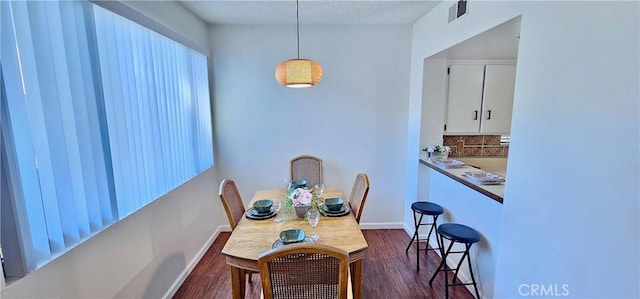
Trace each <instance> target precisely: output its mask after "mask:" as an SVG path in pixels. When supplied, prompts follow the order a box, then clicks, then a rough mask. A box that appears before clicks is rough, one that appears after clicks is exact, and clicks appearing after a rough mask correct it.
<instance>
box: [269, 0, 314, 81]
mask: <svg viewBox="0 0 640 299" xmlns="http://www.w3.org/2000/svg"><path fill="white" fill-rule="evenodd" d="M298 11H299V4H298V0H296V34H297V37H296V40H297V41H298V58H296V59H289V60H287V61H283V62H281V63H280V64H278V66H277V67H276V80H277V81H278V83H280V84H281V85H284V86H286V87H289V88H305V87H311V86H314V85H316V84H318V82H320V79H322V67H320V64H318V63H317V62H315V61H313V60H311V59H300V17H299V12H298Z"/></svg>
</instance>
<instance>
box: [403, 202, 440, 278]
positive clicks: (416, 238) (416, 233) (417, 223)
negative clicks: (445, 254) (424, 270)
mask: <svg viewBox="0 0 640 299" xmlns="http://www.w3.org/2000/svg"><path fill="white" fill-rule="evenodd" d="M416 214H417V213H416V212H415V211H414V212H413V223H414V225H415V229H414V233H413V236H412V237H411V241H410V242H409V244H407V248H406V249H405V250H404V251H405V253H408V252H409V248H411V244H413V242H414V241H415V242H416V263H417V264H416V268H417V271H418V272H419V271H420V250H424V252H425V255H428V254H429V250H436V249H438V250H439V249H440V247H442V246H441V245H440V239H439V238H438V237H439V234H438V229H437V228H436V225H437V221H438V215H427V216H432V219H433V221H432V222H429V223H422V218H423V217H424V216H425V214H422V213H419V214H420V218H419V219H417V218H416ZM422 225H430V226H431V227H430V228H429V233H428V234H427V238H426V239H420V234H419V230H420V226H422ZM434 231H435V236H436V242H437V243H438V248H431V249H429V245H430V244H429V240H430V239H431V234H432V233H433V232H434ZM421 240H422V241H424V240H426V241H427V242H426V243H427V245H426V246H425V248H423V249H420V241H421Z"/></svg>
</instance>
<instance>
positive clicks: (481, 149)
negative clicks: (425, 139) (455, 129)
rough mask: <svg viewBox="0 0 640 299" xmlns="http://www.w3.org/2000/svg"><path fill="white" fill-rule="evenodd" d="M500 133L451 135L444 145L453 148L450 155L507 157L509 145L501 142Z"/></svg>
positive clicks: (445, 138)
mask: <svg viewBox="0 0 640 299" xmlns="http://www.w3.org/2000/svg"><path fill="white" fill-rule="evenodd" d="M500 138H501V136H500V135H449V136H444V145H445V146H448V147H450V148H451V152H450V153H449V157H507V156H508V155H509V145H508V144H500Z"/></svg>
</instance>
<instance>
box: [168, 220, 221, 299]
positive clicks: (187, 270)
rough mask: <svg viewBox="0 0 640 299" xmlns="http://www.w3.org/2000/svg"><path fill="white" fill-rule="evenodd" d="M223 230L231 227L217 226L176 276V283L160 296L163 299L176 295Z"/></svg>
mask: <svg viewBox="0 0 640 299" xmlns="http://www.w3.org/2000/svg"><path fill="white" fill-rule="evenodd" d="M225 226H226V228H225ZM225 229H228V231H231V227H230V226H229V225H222V226H219V227H218V229H216V231H215V232H213V234H212V235H211V237H209V239H208V240H207V242H205V244H204V245H202V248H200V250H199V251H198V254H196V256H194V257H193V259H191V262H190V263H189V265H187V267H186V268H185V269H184V270H183V271H182V273H180V276H178V278H177V279H176V281H174V282H173V284H171V286H170V287H169V289H168V290H167V292H166V293H165V294H164V296H162V298H163V299H166V298H171V297H173V295H175V294H176V292H177V291H178V289H179V288H180V286H181V285H182V283H184V281H185V280H186V279H187V277H189V274H191V271H193V269H194V268H195V267H196V265H198V262H200V260H201V259H202V257H203V256H204V255H205V253H207V250H209V247H211V244H213V242H214V241H215V240H216V238H217V237H218V235H220V233H221V232H223V231H226V230H225Z"/></svg>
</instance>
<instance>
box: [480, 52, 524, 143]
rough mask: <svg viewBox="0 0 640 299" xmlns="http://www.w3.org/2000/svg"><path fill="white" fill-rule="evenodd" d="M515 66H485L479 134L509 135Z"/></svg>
mask: <svg viewBox="0 0 640 299" xmlns="http://www.w3.org/2000/svg"><path fill="white" fill-rule="evenodd" d="M515 79H516V66H515V65H487V66H486V68H485V72H484V97H483V101H482V120H481V121H480V132H481V133H499V134H500V133H509V132H510V131H511V112H512V111H513V88H514V85H515Z"/></svg>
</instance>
